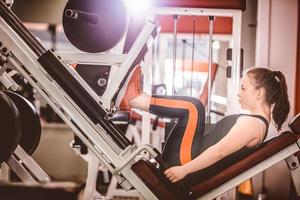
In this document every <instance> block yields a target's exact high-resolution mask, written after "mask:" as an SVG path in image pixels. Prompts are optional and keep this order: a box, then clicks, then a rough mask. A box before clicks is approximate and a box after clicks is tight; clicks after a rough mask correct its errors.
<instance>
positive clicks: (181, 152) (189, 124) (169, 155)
mask: <svg viewBox="0 0 300 200" xmlns="http://www.w3.org/2000/svg"><path fill="white" fill-rule="evenodd" d="M130 105H131V107H132V108H138V109H142V110H144V111H149V112H151V113H153V114H155V115H158V116H160V117H167V118H177V119H178V122H177V123H176V125H175V126H174V128H173V129H172V131H171V133H170V134H169V136H168V138H167V141H166V143H165V147H164V149H163V154H162V155H163V158H164V160H166V161H167V163H168V164H169V165H172V166H173V165H182V164H184V163H187V162H189V161H190V160H192V159H193V158H195V157H196V156H197V155H199V152H200V147H201V142H202V135H203V132H204V125H205V109H204V106H203V105H202V103H201V102H200V101H199V100H198V99H196V98H193V97H179V96H153V97H151V96H148V95H140V96H138V97H136V98H134V99H132V100H131V102H130Z"/></svg>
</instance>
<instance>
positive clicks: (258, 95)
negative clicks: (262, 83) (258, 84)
mask: <svg viewBox="0 0 300 200" xmlns="http://www.w3.org/2000/svg"><path fill="white" fill-rule="evenodd" d="M264 96H265V90H264V88H259V89H258V90H257V93H256V98H257V100H262V99H264Z"/></svg>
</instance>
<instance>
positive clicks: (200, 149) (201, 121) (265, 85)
mask: <svg viewBox="0 0 300 200" xmlns="http://www.w3.org/2000/svg"><path fill="white" fill-rule="evenodd" d="M139 75H140V66H137V67H136V68H135V69H134V70H133V71H132V73H131V78H129V79H128V82H126V83H125V84H126V90H125V92H124V94H121V97H120V98H118V99H121V101H120V103H118V102H119V101H118V100H117V102H116V103H117V105H119V107H120V109H121V110H128V109H130V108H138V109H141V110H144V111H148V112H150V113H153V114H156V115H158V116H161V117H168V118H177V123H176V125H175V126H174V128H173V130H172V131H171V133H170V134H169V136H168V138H167V140H166V143H165V147H164V149H163V152H162V156H163V158H164V160H165V161H166V162H167V163H168V164H169V165H170V166H173V167H171V168H169V169H167V170H166V171H165V175H166V176H167V178H168V179H170V181H172V182H177V181H179V180H181V179H183V178H185V177H186V176H187V175H188V174H192V173H195V172H197V171H199V170H203V169H205V168H208V167H210V166H212V165H213V164H215V163H216V162H218V161H220V160H222V159H223V158H225V157H227V156H230V155H232V154H234V153H236V152H239V151H241V150H242V149H253V148H256V147H258V146H259V145H260V144H262V143H263V142H264V140H265V138H266V136H267V132H268V127H269V123H270V122H271V121H272V122H273V123H274V125H275V127H276V129H277V130H278V131H279V130H280V129H281V127H282V124H283V123H284V121H285V120H286V118H287V116H288V113H289V110H290V104H289V100H288V95H287V85H286V81H285V77H284V75H283V74H282V72H280V71H272V70H270V69H267V68H251V69H249V70H247V71H246V72H245V73H244V76H243V78H242V81H241V85H240V89H239V93H238V95H237V96H238V99H239V102H240V105H241V108H242V109H243V110H248V111H249V114H236V115H229V116H226V117H224V118H223V119H222V120H220V121H218V122H217V123H216V124H215V125H214V126H212V127H210V128H209V129H206V130H205V109H204V106H203V104H202V103H201V102H200V100H198V99H197V98H193V97H180V96H149V95H145V94H141V92H140V79H139Z"/></svg>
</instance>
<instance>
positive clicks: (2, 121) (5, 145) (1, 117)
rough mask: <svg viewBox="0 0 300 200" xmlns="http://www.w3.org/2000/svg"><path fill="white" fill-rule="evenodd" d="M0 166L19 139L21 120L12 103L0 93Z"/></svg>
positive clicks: (10, 153)
mask: <svg viewBox="0 0 300 200" xmlns="http://www.w3.org/2000/svg"><path fill="white" fill-rule="evenodd" d="M0 111H1V112H0V164H1V163H3V162H5V161H7V159H8V158H10V156H11V155H12V153H13V152H14V151H15V149H16V148H17V146H18V144H19V141H20V137H21V119H20V115H19V112H18V109H17V107H16V106H15V104H14V103H13V101H12V100H11V99H10V98H9V97H8V96H7V95H6V94H5V93H3V92H0Z"/></svg>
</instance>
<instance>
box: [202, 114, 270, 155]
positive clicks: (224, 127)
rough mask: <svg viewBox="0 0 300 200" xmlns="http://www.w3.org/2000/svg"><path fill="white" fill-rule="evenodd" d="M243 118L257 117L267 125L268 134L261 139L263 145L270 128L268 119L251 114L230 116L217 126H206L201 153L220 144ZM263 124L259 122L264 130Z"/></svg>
mask: <svg viewBox="0 0 300 200" xmlns="http://www.w3.org/2000/svg"><path fill="white" fill-rule="evenodd" d="M241 116H251V117H255V118H257V119H258V120H261V122H263V123H265V125H266V132H265V135H264V137H263V138H262V139H261V142H260V144H261V143H263V142H264V140H265V139H266V137H267V133H268V127H269V123H268V121H267V119H266V118H264V117H263V116H261V115H250V114H235V115H228V116H226V117H224V118H222V119H221V120H220V121H218V122H217V123H216V124H207V125H206V126H205V130H204V135H203V138H202V140H203V142H201V153H202V152H203V151H205V150H206V149H207V148H209V147H210V146H212V145H214V144H216V143H218V142H219V141H220V140H221V139H222V138H224V137H225V136H226V135H227V134H228V132H229V131H230V129H231V128H232V127H233V126H234V125H235V123H236V121H237V119H238V118H239V117H241ZM261 122H259V123H260V124H259V125H260V127H261V129H262V125H261ZM241 134H242V133H241ZM261 134H262V133H261ZM260 144H259V145H260Z"/></svg>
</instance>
